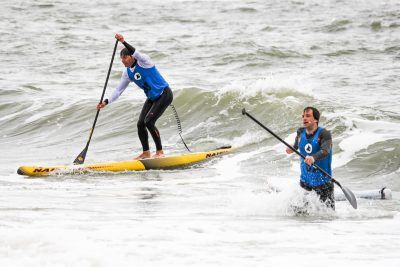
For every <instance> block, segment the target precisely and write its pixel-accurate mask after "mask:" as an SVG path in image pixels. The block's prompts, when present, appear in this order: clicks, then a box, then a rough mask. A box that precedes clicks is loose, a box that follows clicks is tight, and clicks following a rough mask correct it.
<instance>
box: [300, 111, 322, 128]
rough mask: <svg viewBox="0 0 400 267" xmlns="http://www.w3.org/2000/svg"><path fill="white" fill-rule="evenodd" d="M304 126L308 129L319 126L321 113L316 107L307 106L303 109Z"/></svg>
mask: <svg viewBox="0 0 400 267" xmlns="http://www.w3.org/2000/svg"><path fill="white" fill-rule="evenodd" d="M302 117H303V126H304V127H306V128H307V129H308V130H313V129H316V128H317V127H318V122H319V117H320V113H319V111H318V109H316V108H314V107H306V108H305V109H304V110H303V116H302Z"/></svg>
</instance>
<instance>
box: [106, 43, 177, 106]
mask: <svg viewBox="0 0 400 267" xmlns="http://www.w3.org/2000/svg"><path fill="white" fill-rule="evenodd" d="M132 56H133V57H134V58H135V59H136V64H135V66H134V67H133V68H131V67H129V68H125V70H124V71H123V73H122V76H121V80H120V82H119V84H118V86H117V88H116V89H115V90H114V92H113V93H112V94H111V96H110V97H109V98H108V104H111V103H112V102H114V101H115V100H117V99H118V97H119V96H120V95H121V94H122V93H123V92H124V91H125V89H126V88H127V87H128V85H129V83H130V82H134V83H135V84H136V85H137V86H139V87H140V88H141V89H143V91H144V93H145V94H146V96H147V98H148V99H150V100H151V101H155V100H157V99H158V98H159V97H160V95H161V94H162V92H163V91H164V89H165V88H167V87H168V86H169V85H168V83H167V82H166V81H165V79H164V78H163V77H162V76H161V74H160V73H159V72H158V70H157V68H156V66H155V65H154V63H153V62H152V61H151V59H150V57H149V56H148V55H146V54H143V53H140V52H139V51H137V50H135V52H134V53H133V55H132Z"/></svg>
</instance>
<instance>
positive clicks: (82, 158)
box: [74, 40, 118, 164]
mask: <svg viewBox="0 0 400 267" xmlns="http://www.w3.org/2000/svg"><path fill="white" fill-rule="evenodd" d="M117 46H118V40H116V41H115V46H114V51H113V54H112V57H111V62H110V67H109V68H108V73H107V78H106V82H105V84H104V88H103V93H102V94H101V98H100V102H99V103H100V104H101V103H102V102H103V98H104V94H105V92H106V88H107V83H108V79H109V78H110V72H111V67H112V65H113V62H114V56H115V51H116V50H117ZM99 113H100V109H98V110H97V112H96V117H95V118H94V122H93V126H92V129H91V131H90V135H89V140H88V141H87V143H86V146H85V148H84V149H83V150H82V152H81V153H80V154H79V155H78V156H77V157H76V159H75V160H74V164H83V162H85V158H86V153H87V151H88V149H89V144H90V140H91V139H92V135H93V131H94V127H95V126H96V122H97V117H99Z"/></svg>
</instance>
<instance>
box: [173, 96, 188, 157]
mask: <svg viewBox="0 0 400 267" xmlns="http://www.w3.org/2000/svg"><path fill="white" fill-rule="evenodd" d="M170 107H171V108H172V111H173V112H174V116H175V119H176V124H177V126H178V134H179V136H180V137H181V139H182V142H183V144H184V145H185V147H186V149H187V150H188V151H189V152H191V151H190V149H189V148H188V146H187V145H186V143H185V141H184V140H183V137H182V135H181V134H182V125H181V120H180V119H179V116H178V112H177V111H176V109H175V107H174V105H172V104H171V105H170Z"/></svg>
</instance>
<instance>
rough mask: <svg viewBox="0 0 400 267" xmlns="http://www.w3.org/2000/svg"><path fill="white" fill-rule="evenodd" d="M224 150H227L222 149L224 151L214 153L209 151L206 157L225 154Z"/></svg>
mask: <svg viewBox="0 0 400 267" xmlns="http://www.w3.org/2000/svg"><path fill="white" fill-rule="evenodd" d="M224 152H225V151H222V152H214V153H208V154H207V155H206V158H211V157H215V156H218V155H221V154H223V153H224Z"/></svg>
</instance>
